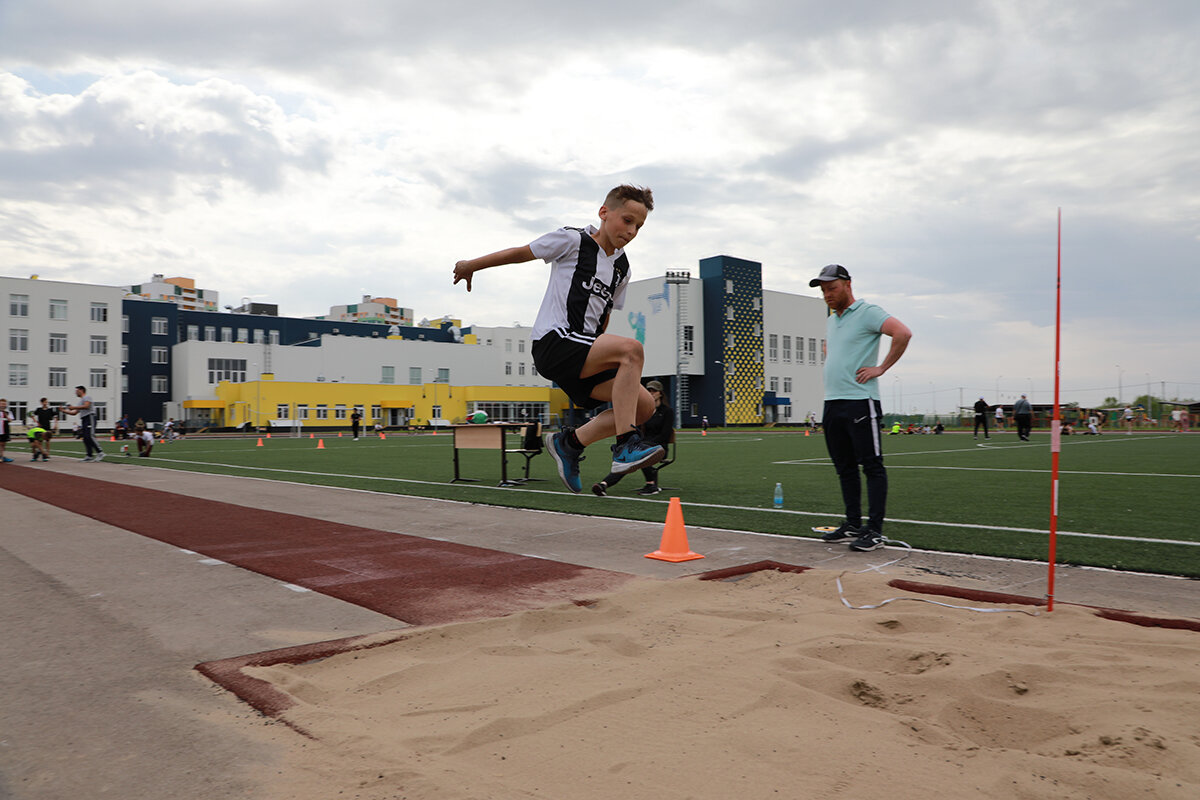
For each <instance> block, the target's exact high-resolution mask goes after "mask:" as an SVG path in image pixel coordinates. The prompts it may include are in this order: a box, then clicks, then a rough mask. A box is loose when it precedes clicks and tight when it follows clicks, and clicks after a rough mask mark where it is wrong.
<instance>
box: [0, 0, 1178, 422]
mask: <svg viewBox="0 0 1200 800" xmlns="http://www.w3.org/2000/svg"><path fill="white" fill-rule="evenodd" d="M1197 41H1200V2H1195V1H1194V0H1138V1H1137V2H1116V1H1114V0H1081V1H1079V2H1072V1H1071V0H1059V1H1058V2H1040V1H1038V2H1034V1H1031V0H997V2H969V0H913V1H912V2H901V1H900V0H894V1H890V2H889V1H886V0H877V2H846V1H845V0H843V2H840V3H830V2H820V3H818V2H809V1H808V0H781V1H780V2H756V0H702V1H701V2H686V3H684V2H666V1H664V2H639V3H626V2H621V1H620V0H615V1H610V2H606V3H598V4H574V3H564V2H562V0H554V1H553V2H550V1H548V0H547V1H544V0H517V1H516V2H513V3H489V2H479V0H472V2H457V0H443V1H442V2H434V3H430V2H422V3H413V2H400V1H399V0H338V2H318V1H317V0H205V2H197V1H196V0H177V2H173V3H163V2H160V1H159V0H105V1H104V2H97V1H96V0H0V272H2V273H3V274H6V275H12V276H18V277H24V276H27V275H29V274H32V273H37V274H40V275H41V276H42V277H43V278H48V279H55V280H68V281H82V282H95V283H108V284H129V283H137V282H141V281H144V280H147V279H148V278H149V277H150V275H151V274H153V273H156V272H161V273H165V274H167V275H184V276H191V277H194V278H195V279H196V281H197V285H198V286H200V287H203V288H208V289H214V290H217V291H219V292H220V293H221V302H222V304H225V303H229V304H233V305H238V304H240V302H241V299H242V298H243V297H250V298H253V299H256V300H260V301H263V302H273V303H278V304H279V306H280V311H281V313H283V314H286V315H289V316H311V315H315V314H322V313H326V312H327V311H328V309H329V306H330V305H333V304H341V303H349V302H356V301H357V300H358V299H359V298H360V297H361V295H363V294H372V295H376V296H389V297H395V298H397V299H398V300H399V302H400V304H401V305H402V306H405V307H409V308H412V309H414V310H415V314H416V317H417V319H418V320H419V319H421V318H422V317H430V318H437V317H441V316H442V315H445V314H449V315H451V316H454V317H457V318H461V319H462V320H463V322H464V323H465V324H467V325H470V324H480V325H508V324H512V323H513V322H520V323H522V324H525V325H529V324H532V322H533V318H534V316H535V314H536V310H537V307H538V304H539V303H540V301H541V296H542V292H543V289H544V287H545V277H546V267H545V266H544V265H543V264H542V263H541V262H532V263H530V264H526V265H520V266H511V267H505V268H500V269H497V270H490V271H487V272H484V273H481V274H480V275H478V276H477V277H476V280H475V291H474V292H472V293H471V294H469V295H468V294H467V293H466V292H465V291H464V290H463V287H462V286H461V285H460V286H457V287H453V286H452V285H451V270H452V268H453V264H454V262H455V261H457V260H458V259H461V258H469V257H473V256H477V255H481V254H483V253H486V252H491V251H493V250H498V249H501V248H503V247H509V246H514V245H521V244H526V243H528V242H529V241H530V240H532V239H533V238H535V237H536V236H538V235H540V234H542V233H544V232H546V231H548V230H551V229H553V228H556V227H559V226H561V225H567V224H569V225H582V224H586V223H588V222H592V221H595V219H596V210H597V208H598V207H599V205H600V201H601V200H602V199H603V196H604V194H605V192H606V191H607V190H608V189H609V188H610V187H611V186H613V185H615V184H617V183H621V182H632V183H637V184H642V185H648V186H650V187H651V188H652V189H653V190H654V193H655V199H656V209H655V211H654V212H653V213H652V214H651V215H650V219H649V221H648V223H647V224H646V227H645V228H644V229H643V230H642V233H641V234H640V235H639V237H638V238H637V239H636V240H635V241H634V242H633V244H632V245H631V246H630V248H629V255H630V259H631V262H632V265H633V271H634V277H635V279H638V278H645V277H652V276H656V275H661V274H662V273H663V272H664V271H665V270H667V269H691V270H692V272H693V274H698V267H697V262H698V261H699V259H701V258H705V257H708V256H712V255H719V254H727V255H733V256H737V257H740V258H746V259H751V260H755V261H760V262H761V263H762V264H763V284H764V288H767V289H771V290H778V291H786V292H795V293H801V294H812V295H815V294H816V290H813V289H809V288H808V280H809V279H810V278H811V277H813V275H815V274H816V272H817V271H818V270H819V268H820V267H821V266H822V265H824V264H827V263H831V262H837V263H841V264H844V265H845V266H846V267H847V268H848V269H849V270H850V272H851V274H852V275H853V276H854V279H855V280H854V286H855V292H856V294H857V296H859V297H861V298H864V299H867V300H870V301H872V302H875V303H878V304H879V305H881V306H883V307H884V308H885V309H887V310H888V311H890V312H891V313H892V314H894V315H895V316H897V317H898V318H899V319H901V320H903V321H904V322H905V323H906V324H908V326H909V327H910V328H912V329H913V331H914V335H915V336H914V339H913V342H912V345H911V347H910V349H909V352H908V354H907V355H906V356H905V357H904V359H903V360H902V361H901V362H900V364H899V365H898V366H897V367H896V368H894V369H893V370H892V372H890V373H889V374H888V375H886V376H885V377H884V378H883V379H882V380H881V385H882V387H883V399H884V407H885V409H888V410H891V409H892V408H893V407H894V406H895V405H897V404H899V403H902V404H903V406H904V407H905V409H906V410H908V409H911V408H916V409H918V410H922V411H928V410H930V408H931V407H932V405H933V401H934V400H935V399H936V403H937V408H938V409H939V410H942V411H948V410H949V409H950V408H951V407H953V406H956V405H957V404H958V402H959V398H960V396H961V397H962V398H963V400H964V402H966V403H967V404H970V403H971V402H973V401H974V400H975V399H976V398H977V397H978V396H979V395H984V396H986V397H987V399H988V400H989V401H990V402H995V401H996V397H997V390H999V396H1000V398H1001V399H1002V400H1003V401H1004V402H1011V401H1012V400H1013V398H1014V396H1015V395H1018V394H1020V393H1022V392H1025V393H1028V392H1030V391H1032V393H1033V399H1034V400H1035V402H1049V401H1050V400H1051V399H1052V391H1051V390H1052V387H1053V361H1054V289H1055V255H1056V252H1055V248H1056V219H1057V209H1058V208H1059V207H1061V208H1062V209H1063V321H1064V326H1063V340H1062V342H1063V359H1062V363H1063V366H1062V381H1063V400H1064V402H1068V401H1079V402H1081V403H1083V404H1085V405H1091V404H1095V403H1098V402H1100V400H1102V399H1103V398H1104V397H1105V396H1106V395H1114V396H1115V395H1116V394H1117V393H1118V385H1120V386H1121V387H1122V395H1123V399H1127V400H1128V399H1132V397H1133V396H1134V395H1135V394H1139V395H1140V394H1142V393H1144V392H1145V391H1146V387H1147V384H1149V385H1150V388H1151V390H1152V391H1153V393H1154V394H1156V395H1157V394H1160V392H1161V390H1162V389H1163V388H1164V386H1165V390H1166V395H1167V396H1168V397H1176V396H1183V397H1189V398H1196V397H1200V358H1198V357H1197V347H1198V343H1200V312H1198V310H1197V298H1198V295H1200V292H1198V288H1200V280H1198V279H1197V267H1200V55H1198V54H1200V48H1198V47H1197V46H1196V42H1197Z"/></svg>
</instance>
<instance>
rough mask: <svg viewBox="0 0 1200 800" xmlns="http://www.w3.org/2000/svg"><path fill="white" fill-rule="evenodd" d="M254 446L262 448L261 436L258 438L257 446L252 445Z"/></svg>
mask: <svg viewBox="0 0 1200 800" xmlns="http://www.w3.org/2000/svg"><path fill="white" fill-rule="evenodd" d="M254 446H255V447H262V446H263V443H262V437H261V436H260V437H258V444H256V445H254Z"/></svg>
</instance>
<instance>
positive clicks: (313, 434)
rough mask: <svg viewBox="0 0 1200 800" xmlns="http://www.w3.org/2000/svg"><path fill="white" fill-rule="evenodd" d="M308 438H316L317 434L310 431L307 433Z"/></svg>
mask: <svg viewBox="0 0 1200 800" xmlns="http://www.w3.org/2000/svg"><path fill="white" fill-rule="evenodd" d="M308 438H310V439H315V438H317V435H316V434H315V433H310V434H309V435H308Z"/></svg>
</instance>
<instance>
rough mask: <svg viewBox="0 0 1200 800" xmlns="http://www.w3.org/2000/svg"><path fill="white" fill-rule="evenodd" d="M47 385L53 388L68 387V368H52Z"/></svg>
mask: <svg viewBox="0 0 1200 800" xmlns="http://www.w3.org/2000/svg"><path fill="white" fill-rule="evenodd" d="M47 383H49V384H50V386H52V387H55V388H57V387H61V386H66V385H67V368H66V367H51V368H50V376H49V379H48V380H47Z"/></svg>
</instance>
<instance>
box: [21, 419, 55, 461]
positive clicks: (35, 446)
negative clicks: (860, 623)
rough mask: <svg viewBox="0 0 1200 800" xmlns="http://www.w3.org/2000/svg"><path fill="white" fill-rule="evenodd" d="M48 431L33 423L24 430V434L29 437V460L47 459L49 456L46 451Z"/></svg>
mask: <svg viewBox="0 0 1200 800" xmlns="http://www.w3.org/2000/svg"><path fill="white" fill-rule="evenodd" d="M48 434H49V431H47V430H46V429H45V428H43V427H40V426H38V425H34V426H33V427H32V428H30V429H29V430H27V431H25V435H26V436H28V437H29V450H30V452H32V453H33V458H31V459H29V460H30V461H37V460H38V458H41V459H42V461H49V460H50V456H49V455H48V452H47V447H46V445H47V438H46V437H47V436H48Z"/></svg>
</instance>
